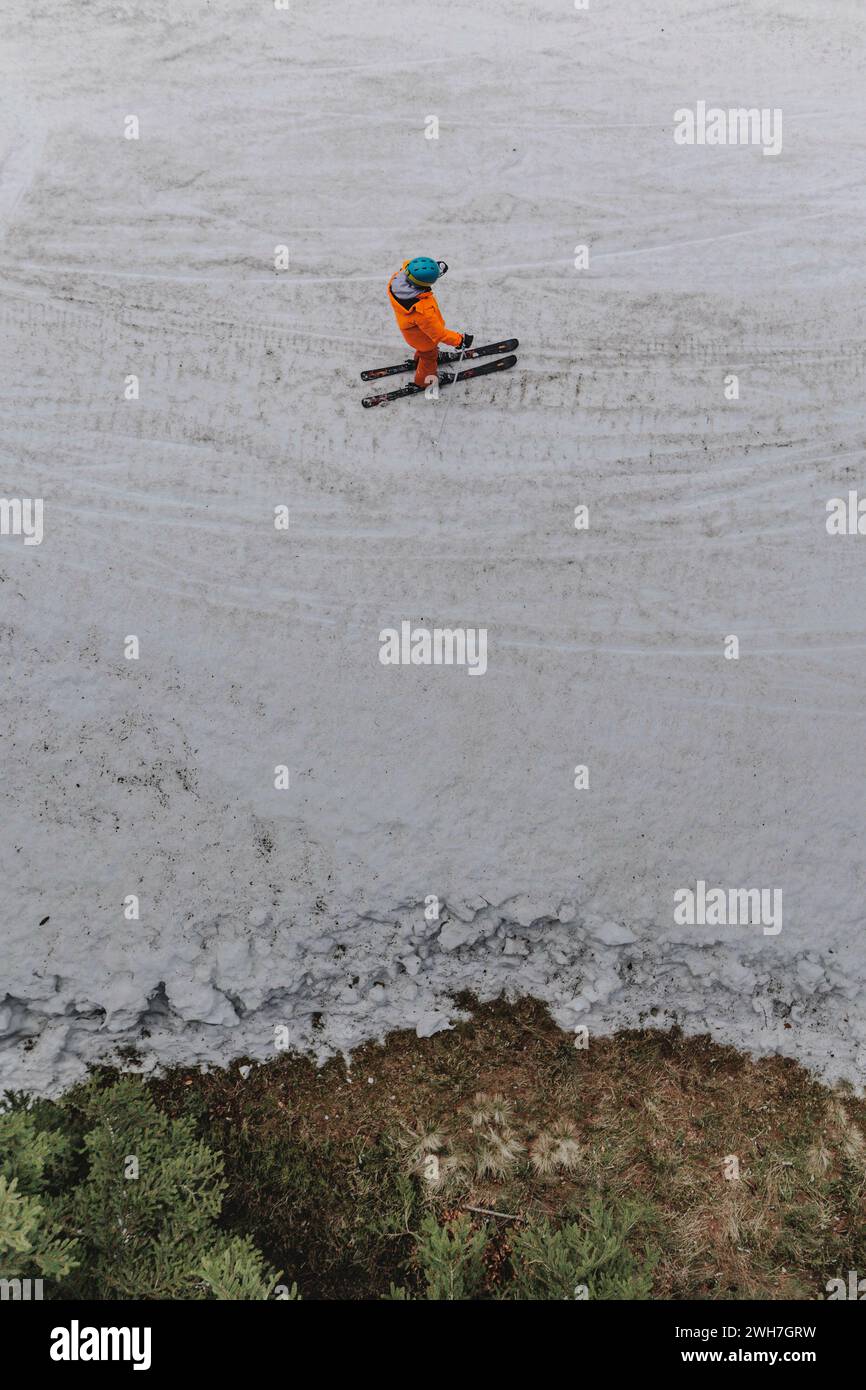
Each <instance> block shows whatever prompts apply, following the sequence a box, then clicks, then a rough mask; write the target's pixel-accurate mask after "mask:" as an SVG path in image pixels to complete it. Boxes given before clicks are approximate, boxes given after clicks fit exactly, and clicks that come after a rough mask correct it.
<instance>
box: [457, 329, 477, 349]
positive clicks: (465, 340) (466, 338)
mask: <svg viewBox="0 0 866 1390" xmlns="http://www.w3.org/2000/svg"><path fill="white" fill-rule="evenodd" d="M474 342H475V334H474V333H464V334H463V337H462V338H461V340H460V348H459V351H460V352H465V351H466V349H467V348H471V346H472V344H473V343H474Z"/></svg>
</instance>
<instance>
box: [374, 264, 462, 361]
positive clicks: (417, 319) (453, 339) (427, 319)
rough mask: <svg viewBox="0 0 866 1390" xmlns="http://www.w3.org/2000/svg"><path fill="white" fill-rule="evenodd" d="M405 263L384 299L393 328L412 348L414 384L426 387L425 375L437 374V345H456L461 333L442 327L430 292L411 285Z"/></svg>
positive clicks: (440, 318)
mask: <svg viewBox="0 0 866 1390" xmlns="http://www.w3.org/2000/svg"><path fill="white" fill-rule="evenodd" d="M408 264H409V262H408V261H404V262H403V265H402V266H401V268H400V269H399V270H397V271H395V272H394V274H393V275H392V276H391V279H390V280H389V281H388V299H389V301H390V304H391V308H392V309H393V310H394V317H395V319H396V320H397V327H398V328H399V329H400V332H401V333H402V334H403V337H404V338H405V339H406V342H407V343H408V344H409V346H410V347H411V348H414V349H415V361H416V362H417V364H418V365H417V367H416V369H415V385H416V386H426V385H427V378H428V377H431V376H432V377H436V376H438V374H439V373H438V362H439V344H440V343H447V344H448V345H449V347H459V346H460V343H461V342H462V340H463V334H462V333H455V332H453V331H452V329H450V328H446V327H445V320H444V319H443V317H442V315H441V314H440V312H439V305H438V304H437V303H436V298H435V296H434V294H433V291H432V290H429V289H427V288H425V286H423V285H415V284H413V283H412V282H411V281H410V280H409V279H408V276H407V275H406V267H407V265H408ZM395 281H397V284H396V285H395V283H394V282H395ZM395 291H396V293H395ZM398 294H399V296H400V297H399V298H398V297H397V295H398Z"/></svg>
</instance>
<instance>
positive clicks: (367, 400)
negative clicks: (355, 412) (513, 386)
mask: <svg viewBox="0 0 866 1390" xmlns="http://www.w3.org/2000/svg"><path fill="white" fill-rule="evenodd" d="M516 361H517V358H516V357H515V356H514V355H512V356H511V357H500V358H499V360H498V361H496V362H485V363H484V366H483V367H467V369H466V371H465V372H458V373H457V377H456V380H457V381H468V380H469V379H470V377H473V376H486V375H487V373H488V372H504V371H507V370H508V368H509V367H513V366H514V364H515V363H516ZM454 380H455V377H454V373H453V372H443V374H442V376H441V377H440V378H439V385H440V386H451V385H452V384H453V382H454ZM423 390H424V387H423V386H416V385H415V383H414V382H410V383H409V385H408V386H401V387H399V389H398V390H396V391H383V392H382V394H381V395H380V396H365V397H364V399H363V400H362V402H361V404H362V406H363V407H364V409H365V410H369V408H370V406H371V405H387V404H388V402H389V401H398V400H399V399H400V397H401V396H417V395H418V393H419V392H421V391H423Z"/></svg>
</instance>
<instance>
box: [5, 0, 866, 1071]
mask: <svg viewBox="0 0 866 1390" xmlns="http://www.w3.org/2000/svg"><path fill="white" fill-rule="evenodd" d="M7 8H8V13H4V29H5V34H4V40H5V41H4V45H3V52H2V56H0V76H2V77H3V82H2V83H0V117H2V118H3V120H2V128H3V129H5V130H6V131H7V132H8V134H7V135H6V136H4V137H3V139H2V141H0V343H2V371H0V463H2V478H0V495H2V496H4V497H42V498H44V500H45V536H44V540H43V541H42V544H41V545H39V546H24V545H23V544H22V543H21V539H20V538H18V537H13V536H0V614H2V618H0V640H2V653H3V666H4V671H5V673H6V680H5V683H4V719H3V726H2V732H3V741H2V744H0V755H2V767H3V782H2V788H0V802H2V813H3V825H4V835H3V839H2V848H0V855H2V861H0V868H2V874H3V885H4V893H3V896H2V918H3V920H2V938H3V952H2V977H0V1084H3V1085H14V1086H22V1087H30V1088H34V1089H36V1090H42V1091H52V1090H56V1089H57V1088H58V1087H59V1086H61V1085H64V1084H67V1083H68V1082H69V1081H70V1080H72V1079H73V1078H76V1077H78V1076H80V1075H81V1074H82V1072H83V1069H84V1067H85V1065H86V1064H87V1063H88V1062H90V1061H93V1060H94V1059H96V1058H98V1057H105V1056H111V1055H112V1050H113V1049H114V1048H115V1047H117V1046H118V1045H119V1044H121V1043H128V1042H132V1043H134V1044H135V1045H136V1046H137V1047H138V1048H139V1050H140V1051H141V1052H142V1055H143V1061H142V1066H143V1067H144V1069H146V1070H147V1069H150V1068H153V1067H155V1066H158V1065H161V1064H164V1063H167V1062H170V1061H172V1060H181V1061H183V1062H187V1063H194V1062H199V1063H208V1062H226V1061H227V1060H229V1059H230V1058H232V1057H236V1056H239V1055H241V1054H244V1053H246V1054H248V1055H252V1056H255V1057H260V1058H264V1057H268V1056H270V1055H272V1053H273V1038H274V1027H275V1026H276V1025H278V1024H284V1025H286V1026H287V1027H288V1030H289V1036H290V1039H291V1042H292V1043H293V1045H296V1046H299V1047H304V1048H308V1049H310V1050H311V1051H313V1052H314V1053H315V1054H316V1055H317V1056H320V1057H323V1056H325V1055H327V1054H328V1053H329V1052H333V1051H334V1050H339V1049H343V1050H349V1049H351V1047H353V1046H354V1045H356V1044H357V1043H358V1042H360V1041H362V1040H364V1039H368V1038H371V1037H382V1036H384V1034H385V1033H386V1032H387V1031H388V1030H389V1029H393V1028H395V1027H406V1026H409V1027H413V1026H414V1027H416V1028H417V1029H418V1031H419V1033H422V1034H425V1033H430V1032H433V1031H435V1030H436V1029H438V1028H441V1027H446V1026H448V1023H449V1020H453V1019H454V1017H456V1014H455V1011H454V1006H453V1003H452V996H453V994H454V993H455V992H458V991H460V990H463V989H472V990H474V991H475V992H476V993H477V994H478V995H479V996H481V997H482V998H487V997H492V996H494V995H495V994H497V993H498V992H500V991H501V990H502V989H506V990H509V991H512V992H521V991H523V992H528V993H532V994H535V995H537V996H538V997H540V998H542V999H544V1000H546V1001H547V1002H548V1003H549V1005H550V1007H551V1009H552V1011H553V1014H554V1016H555V1017H556V1019H557V1020H558V1021H559V1022H560V1023H561V1024H562V1025H563V1026H564V1027H568V1028H571V1027H575V1026H577V1025H578V1024H587V1025H588V1026H589V1027H590V1029H591V1030H608V1029H611V1028H614V1027H619V1026H636V1025H641V1024H644V1023H647V1022H649V1023H654V1024H657V1025H659V1026H667V1025H669V1024H670V1023H672V1022H678V1023H680V1024H681V1025H682V1026H683V1027H684V1028H685V1029H686V1030H687V1031H702V1030H705V1029H710V1030H712V1031H713V1032H714V1034H715V1035H716V1036H717V1037H718V1038H720V1039H722V1040H724V1041H730V1042H733V1043H736V1044H739V1045H742V1046H746V1047H748V1048H750V1049H752V1050H753V1051H754V1052H756V1053H761V1052H773V1051H782V1052H785V1053H787V1054H790V1055H792V1056H796V1057H799V1058H800V1059H802V1060H803V1061H804V1062H806V1063H807V1064H808V1065H810V1066H812V1067H814V1068H815V1069H816V1070H817V1071H819V1072H820V1073H822V1074H823V1075H825V1076H828V1077H830V1078H835V1077H847V1078H849V1079H850V1080H852V1081H853V1082H854V1083H855V1084H856V1085H857V1086H858V1087H859V1086H862V1085H863V1083H864V1080H866V1018H864V1009H863V993H864V986H866V936H864V932H863V917H864V909H863V903H864V899H866V891H864V890H866V868H864V858H863V851H862V845H863V839H862V827H863V823H864V812H866V792H864V788H866V779H864V775H863V752H862V746H863V718H864V713H866V706H864V698H863V691H864V677H866V621H864V614H866V579H864V564H863V554H864V552H863V550H861V547H866V539H863V538H853V537H849V538H844V539H841V538H838V539H831V538H829V537H828V536H827V534H826V529H825V503H826V501H827V499H828V498H830V497H833V496H845V495H846V494H847V492H848V490H849V489H857V488H859V489H860V490H861V492H862V493H866V475H864V435H866V429H864V423H863V413H862V401H863V397H864V385H866V381H864V376H866V369H864V368H866V310H864V307H863V306H864V294H863V290H864V278H866V272H864V268H863V255H862V226H863V214H864V211H866V195H864V193H863V189H862V180H861V179H860V178H859V176H858V170H859V163H858V160H859V155H860V150H861V146H862V135H861V129H862V100H860V101H857V100H855V98H854V95H853V94H854V93H859V92H861V91H862V90H863V85H864V81H863V80H864V75H866V74H864V67H866V61H864V55H866V15H864V13H863V10H862V6H861V5H860V3H859V0H857V2H856V3H855V0H837V3H836V4H835V5H834V6H833V10H832V17H828V15H827V12H826V7H825V6H822V5H820V4H819V3H817V0H783V3H782V4H781V5H775V4H774V5H770V4H769V3H765V0H751V3H749V4H745V3H736V4H733V5H724V6H715V5H713V4H711V3H710V0H701V3H699V4H693V3H689V4H686V3H685V0H676V3H674V4H673V5H671V4H669V3H665V4H664V5H660V4H655V3H649V4H647V3H645V2H644V0H640V3H638V0H625V3H622V4H619V5H617V6H611V7H607V6H601V5H600V6H595V5H594V4H593V7H592V8H591V9H590V10H589V11H588V12H585V13H581V12H574V11H573V10H571V9H569V7H568V5H563V4H562V3H560V0H538V3H536V4H534V5H533V6H532V7H531V15H530V14H529V13H528V12H527V8H526V6H525V4H523V3H521V0H497V3H496V4H495V5H494V3H493V0H475V3H474V4H473V5H471V6H468V7H467V6H450V5H448V6H446V7H445V11H444V12H443V13H441V14H440V18H441V20H442V26H441V34H440V35H439V36H438V37H437V44H436V51H435V53H434V54H433V55H432V56H431V58H430V59H426V58H424V59H420V58H419V59H415V58H407V57H406V49H405V41H404V38H403V30H404V27H405V16H406V8H405V5H404V4H402V3H398V0H381V2H380V3H379V4H377V5H376V6H375V7H370V6H369V5H368V4H367V3H362V2H361V0H345V3H344V4H343V5H342V6H341V7H340V13H339V20H338V21H337V20H336V19H335V16H334V11H333V7H329V6H324V5H310V6H299V5H295V6H292V8H291V10H290V11H288V12H284V13H281V12H277V11H273V10H269V9H268V7H267V6H262V7H260V8H259V9H258V10H250V9H249V7H245V6H238V5H237V4H236V3H235V2H234V0H213V3H211V4H209V5H208V6H207V7H206V9H204V10H203V9H202V8H201V6H199V5H197V4H194V3H193V0H154V2H153V4H151V5H149V6H148V7H147V8H146V10H143V9H142V8H141V7H139V6H135V5H133V4H132V3H131V0H113V3H111V4H109V3H107V0H93V3H91V4H90V5H88V6H87V7H85V8H81V7H76V8H75V9H72V8H69V7H66V8H61V9H60V10H57V9H55V10H52V11H51V13H50V14H49V13H48V12H44V13H43V12H42V11H40V10H38V9H37V10H34V9H33V7H32V6H31V5H28V4H26V3H25V0H11V3H10V5H9V6H8V7H7ZM700 98H704V99H706V100H708V101H709V102H710V103H718V104H719V105H722V106H726V107H727V106H740V105H747V106H758V107H764V106H769V107H780V108H782V110H783V112H784V117H785V126H784V147H783V151H782V153H781V155H779V157H778V158H766V157H764V156H763V155H762V154H761V152H760V150H757V149H744V148H681V147H677V146H675V145H674V143H673V139H672V128H673V112H674V110H675V109H676V108H677V107H679V106H682V105H689V104H693V103H694V101H696V100H698V99H700ZM130 113H133V114H137V115H138V116H139V119H140V122H141V139H140V140H138V141H127V140H124V139H123V138H122V128H123V120H124V118H125V116H126V115H127V114H130ZM431 114H435V115H438V117H439V119H440V122H441V128H440V137H439V139H438V140H435V141H434V140H426V139H425V138H424V133H423V132H424V124H425V121H426V119H427V117H428V116H429V115H431ZM280 244H287V245H288V246H289V249H290V268H289V270H288V271H287V272H285V273H278V272H276V271H274V270H272V269H271V267H272V265H273V255H274V248H275V247H276V246H277V245H280ZM581 244H585V245H587V246H589V248H590V265H589V268H588V269H587V270H586V271H585V272H577V271H576V270H575V269H574V254H575V251H574V248H575V247H576V246H578V245H581ZM428 251H429V253H430V254H434V255H437V256H442V257H444V258H445V259H446V260H447V261H448V262H449V263H450V265H451V267H452V269H451V272H450V274H449V276H448V277H447V279H446V280H445V281H444V282H443V286H442V290H441V294H440V302H441V304H442V307H443V311H444V314H445V317H446V321H448V322H449V323H450V324H453V325H454V326H456V327H457V328H459V329H467V330H470V331H473V332H475V333H476V335H477V336H478V338H479V341H489V340H495V339H498V338H499V337H503V336H510V335H514V336H517V337H518V338H519V339H520V341H521V346H520V349H519V351H518V356H519V364H518V367H517V369H516V370H515V371H514V372H512V373H508V374H503V376H502V377H501V378H499V377H495V378H494V377H491V378H487V379H480V380H479V381H477V382H475V383H471V384H467V386H466V388H465V389H464V390H462V391H460V392H455V393H454V394H453V395H452V397H451V400H452V404H451V406H450V408H449V415H448V419H447V424H446V427H445V429H444V432H443V436H442V440H441V444H437V436H438V434H439V430H440V427H441V422H442V414H441V409H444V403H445V401H446V400H447V397H443V402H442V405H441V409H440V406H439V405H438V404H435V403H430V402H426V401H423V400H415V401H401V402H398V403H395V404H394V405H393V406H390V407H388V408H387V409H385V410H381V411H370V412H366V411H363V410H362V409H361V408H360V398H361V395H362V394H363V393H364V390H365V389H366V388H365V387H364V385H363V383H361V381H360V380H359V376H358V373H359V372H360V370H361V369H362V368H363V367H367V366H373V365H385V364H386V363H388V362H390V361H397V360H400V359H401V358H402V357H403V356H405V349H404V345H403V344H402V340H401V339H400V338H399V336H398V335H397V334H396V330H395V328H394V325H393V320H392V317H391V315H390V311H389V309H388V306H387V303H386V301H385V297H384V291H385V282H386V279H387V276H388V274H389V272H390V271H391V270H393V269H394V268H396V266H397V265H398V264H399V261H400V260H401V258H403V257H404V256H407V255H410V254H414V253H418V252H425V253H426V252H428ZM338 266H339V267H345V268H346V273H345V274H342V273H339V272H338V270H337V269H336V267H338ZM732 371H735V372H737V373H738V374H739V375H740V391H741V395H740V399H739V400H738V401H736V402H728V401H726V400H725V399H724V396H723V393H722V383H723V380H724V377H725V375H726V373H728V372H732ZM130 373H134V374H135V375H136V376H137V377H138V379H139V382H140V398H139V399H138V400H136V401H127V400H125V399H124V394H123V388H124V381H125V378H126V377H127V375H128V374H130ZM280 504H286V505H287V506H288V507H289V508H290V512H291V525H290V529H289V531H288V532H287V533H285V534H282V533H277V532H275V530H274V528H273V523H272V518H273V509H274V507H275V506H278V505H280ZM580 504H586V505H587V506H588V507H589V508H590V516H591V525H590V529H589V530H588V531H586V532H576V531H575V530H574V527H573V514H574V508H575V507H576V506H578V505H580ZM404 618H405V619H409V620H410V621H412V622H413V623H417V624H424V625H427V626H437V625H454V624H459V623H464V624H467V625H469V626H484V627H487V629H488V632H489V638H488V641H489V669H488V672H487V674H486V675H485V676H484V677H483V678H479V679H469V678H468V677H467V674H466V672H465V671H461V670H454V669H437V668H408V669H390V668H384V667H382V666H380V665H379V662H378V647H379V644H378V633H379V630H380V629H381V628H382V627H383V626H397V627H399V624H400V621H401V620H402V619H404ZM729 633H736V634H737V635H738V636H739V639H740V644H741V655H740V659H739V661H737V662H728V661H726V660H724V658H723V655H722V644H723V641H724V639H725V637H726V635H727V634H729ZM128 634H136V635H137V636H138V637H139V639H140V642H141V657H140V659H139V660H138V661H127V660H125V659H124V655H123V643H124V640H125V638H126V636H127V635H128ZM648 658H652V659H651V660H649V659H648ZM279 764H286V765H287V766H288V767H289V768H290V770H291V787H290V789H289V791H288V792H277V791H276V790H274V789H273V775H274V768H275V767H276V766H277V765H279ZM578 764H586V765H588V767H589V769H590V789H589V790H588V791H581V792H577V791H575V790H574V787H573V769H574V768H575V766H576V765H578ZM698 879H704V880H705V881H706V882H707V883H708V884H710V885H719V886H724V887H748V886H752V887H757V886H761V887H777V888H781V889H782V891H783V897H784V926H783V930H782V931H781V933H780V934H779V935H778V936H765V935H763V934H762V932H761V929H760V927H730V928H718V927H717V928H710V927H705V928H687V927H680V926H676V925H675V924H674V922H673V893H674V890H675V889H677V888H683V887H689V886H692V887H693V886H694V884H695V883H696V881H697V880H698ZM132 893H134V894H136V895H137V896H138V897H139V899H140V905H141V907H140V914H141V915H140V920H138V921H131V922H130V921H127V920H126V919H125V917H124V913H123V902H124V899H125V898H126V897H127V895H129V894H132ZM430 894H437V895H438V896H439V898H440V900H441V904H442V907H441V912H440V918H439V920H438V921H433V922H431V921H428V920H426V918H425V914H424V903H425V898H426V897H427V896H428V895H430ZM46 919H47V920H46ZM143 1030H144V1031H143Z"/></svg>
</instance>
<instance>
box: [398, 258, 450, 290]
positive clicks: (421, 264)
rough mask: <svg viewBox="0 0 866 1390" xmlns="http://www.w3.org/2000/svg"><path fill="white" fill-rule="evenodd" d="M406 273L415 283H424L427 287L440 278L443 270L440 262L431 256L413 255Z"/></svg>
mask: <svg viewBox="0 0 866 1390" xmlns="http://www.w3.org/2000/svg"><path fill="white" fill-rule="evenodd" d="M406 274H407V275H408V276H409V279H410V280H411V281H412V283H413V285H424V287H425V288H426V287H427V286H428V285H432V284H433V283H434V282H435V281H436V280H438V279H439V276H440V275H441V274H442V271H441V269H440V266H439V262H438V261H434V260H431V258H430V257H429V256H413V258H412V260H411V261H410V262H409V264H408V265H407V267H406Z"/></svg>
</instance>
